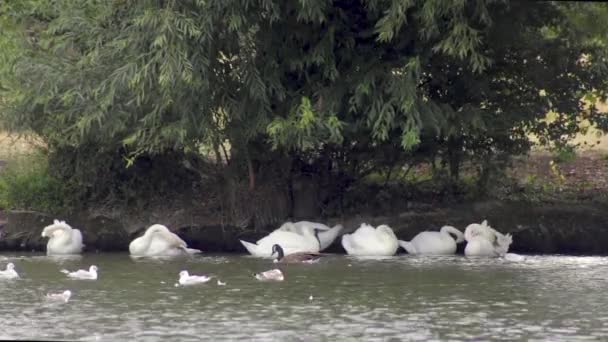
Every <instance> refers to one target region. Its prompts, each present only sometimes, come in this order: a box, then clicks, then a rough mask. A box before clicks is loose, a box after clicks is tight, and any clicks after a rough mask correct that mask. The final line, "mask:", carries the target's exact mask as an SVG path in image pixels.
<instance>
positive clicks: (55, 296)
mask: <svg viewBox="0 0 608 342" xmlns="http://www.w3.org/2000/svg"><path fill="white" fill-rule="evenodd" d="M70 297H72V291H70V290H65V291H63V292H61V293H47V294H46V299H48V300H57V301H59V300H60V301H63V302H64V303H67V302H68V300H70Z"/></svg>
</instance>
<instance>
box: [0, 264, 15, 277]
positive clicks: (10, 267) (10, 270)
mask: <svg viewBox="0 0 608 342" xmlns="http://www.w3.org/2000/svg"><path fill="white" fill-rule="evenodd" d="M0 278H2V279H17V278H19V274H18V273H17V271H15V264H13V263H12V262H9V263H8V264H6V270H4V271H0Z"/></svg>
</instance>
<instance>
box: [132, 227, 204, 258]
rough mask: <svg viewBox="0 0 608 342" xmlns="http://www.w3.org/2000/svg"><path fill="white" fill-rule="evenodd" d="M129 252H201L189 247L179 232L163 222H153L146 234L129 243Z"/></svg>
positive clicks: (168, 253)
mask: <svg viewBox="0 0 608 342" xmlns="http://www.w3.org/2000/svg"><path fill="white" fill-rule="evenodd" d="M129 253H130V254H131V255H133V256H146V257H153V256H178V255H192V254H198V253H201V251H200V250H198V249H194V248H188V245H187V244H186V242H185V241H184V240H182V239H181V238H180V237H179V236H177V234H175V233H173V232H171V231H170V230H169V228H167V227H166V226H164V225H162V224H153V225H151V226H150V227H148V229H146V232H145V233H144V235H142V236H140V237H138V238H136V239H134V240H133V241H131V243H130V244H129Z"/></svg>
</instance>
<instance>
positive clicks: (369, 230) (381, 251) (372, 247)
mask: <svg viewBox="0 0 608 342" xmlns="http://www.w3.org/2000/svg"><path fill="white" fill-rule="evenodd" d="M342 247H344V249H345V250H346V253H348V254H349V255H359V256H390V255H394V254H395V252H397V248H399V241H398V240H397V237H396V236H395V233H394V232H393V230H392V229H391V227H389V226H387V225H384V224H383V225H380V226H378V228H375V229H374V227H372V226H370V225H368V224H366V223H362V224H361V226H360V227H359V228H358V229H357V230H356V231H355V232H354V233H352V234H344V235H343V236H342Z"/></svg>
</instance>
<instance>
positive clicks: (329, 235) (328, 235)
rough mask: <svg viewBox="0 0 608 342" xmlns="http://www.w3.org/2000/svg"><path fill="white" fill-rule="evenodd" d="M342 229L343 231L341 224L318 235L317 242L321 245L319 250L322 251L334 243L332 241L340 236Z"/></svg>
mask: <svg viewBox="0 0 608 342" xmlns="http://www.w3.org/2000/svg"><path fill="white" fill-rule="evenodd" d="M342 229H344V227H343V226H342V225H341V224H339V225H336V226H334V227H333V228H331V229H329V230H325V231H322V232H320V233H319V242H320V243H321V248H320V250H324V249H325V248H327V247H329V246H330V245H331V244H332V243H333V242H334V240H335V239H336V238H337V237H338V235H339V234H340V232H341V231H342Z"/></svg>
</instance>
